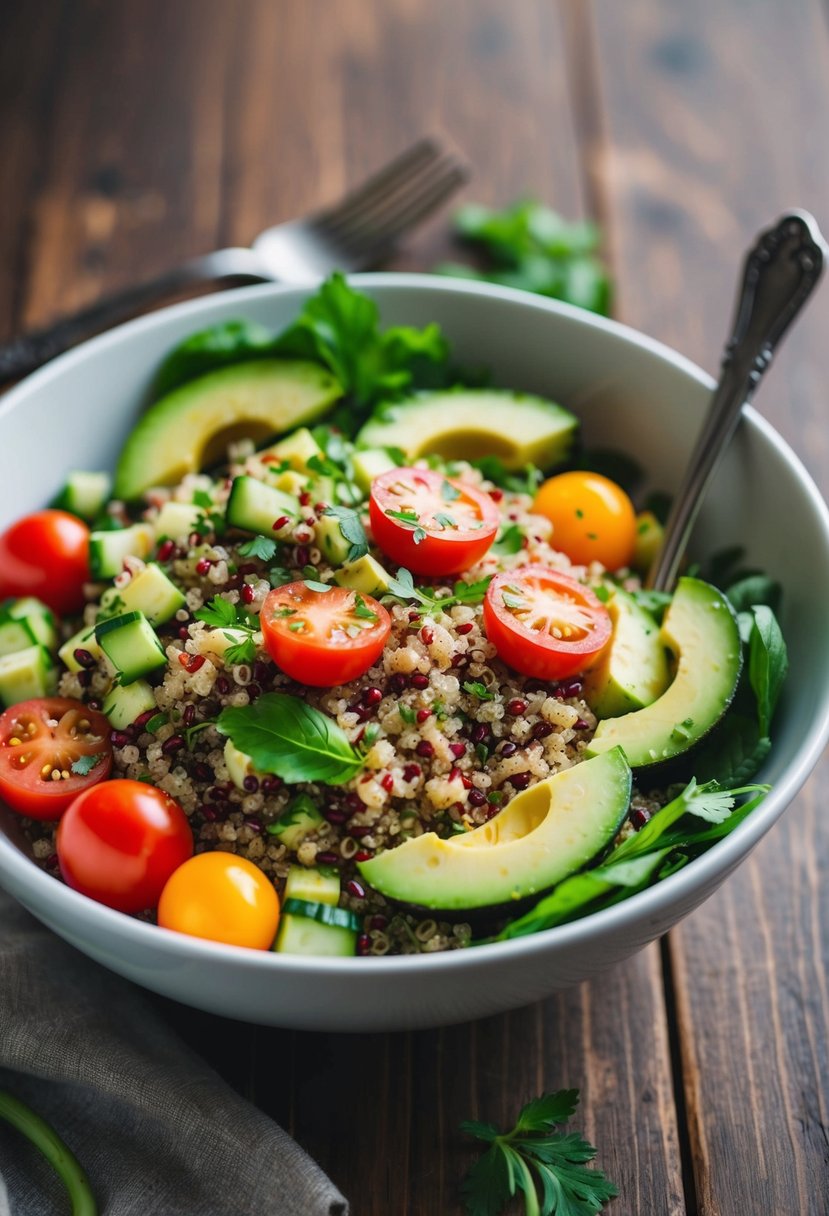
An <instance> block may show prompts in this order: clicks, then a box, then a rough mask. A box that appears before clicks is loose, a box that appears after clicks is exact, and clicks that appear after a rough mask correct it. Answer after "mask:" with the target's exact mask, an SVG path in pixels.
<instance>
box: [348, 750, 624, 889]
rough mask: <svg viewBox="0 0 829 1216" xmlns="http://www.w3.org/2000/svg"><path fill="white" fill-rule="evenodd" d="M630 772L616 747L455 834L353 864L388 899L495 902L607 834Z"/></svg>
mask: <svg viewBox="0 0 829 1216" xmlns="http://www.w3.org/2000/svg"><path fill="white" fill-rule="evenodd" d="M630 788H631V774H630V769H629V767H628V765H627V763H626V761H625V758H624V756H623V755H622V753H621V751H620V750H619V749H618V748H616V749H614V750H611V751H608V752H605V753H604V754H603V755H601V756H597V757H596V758H595V759H593V760H586V761H583V762H581V763H579V764H576V765H574V766H573V767H572V768H569V769H565V770H564V771H563V772H560V773H556V774H555V776H553V777H548V778H547V780H546V781H540V782H539V783H538V785H534V786H531V787H530V788H529V789H528V790H524V791H523V792H522V793H520V794H516V796H515V797H514V798H513V799H512V801H511V802H510V803H509V804H508V805H507V806H506V807H505V808H504V810H503V811H501V813H500V814H499V815H497V816H496V817H495V818H494V819H492V820H490V822H489V823H486V824H484V825H483V826H482V827H479V828H476V829H475V830H474V831H472V832H467V833H466V834H465V835H463V836H453V837H452V838H451V839H449V840H442V839H441V838H440V837H439V836H437V835H436V834H435V833H434V832H427V833H426V834H425V835H423V836H417V837H415V838H414V839H412V840H407V841H406V842H405V843H404V844H401V845H399V846H398V847H397V848H395V849H389V850H387V852H385V853H381V854H380V855H379V856H378V857H374V858H372V859H371V860H370V861H364V862H361V863H360V864H359V867H358V868H359V870H360V873H361V874H362V876H363V878H365V879H366V881H367V882H369V883H370V884H371V885H372V887H374V888H375V890H377V891H380V892H381V894H383V895H386V896H387V897H388V898H389V899H393V900H397V901H399V902H401V903H409V904H416V905H418V906H420V907H423V908H431V909H435V910H439V909H445V910H446V911H456V910H459V909H470V910H471V909H475V908H488V907H496V906H498V905H500V904H506V903H510V902H512V901H515V900H519V899H524V898H525V897H527V896H530V895H536V894H538V893H539V892H541V891H546V890H547V889H548V888H549V887H552V886H554V885H555V884H556V883H557V882H560V881H561V880H562V879H563V878H566V877H567V876H568V875H569V874H572V873H573V872H574V871H576V870H580V869H581V868H582V867H583V866H585V865H586V864H587V863H588V862H589V861H590V860H591V859H592V858H593V857H595V856H596V855H597V854H598V853H600V852H601V851H602V850H603V849H604V848H605V847H606V846H607V845H608V844H610V842H611V841H612V840H613V838H614V837H615V835H616V833H617V832H618V830H619V828H620V826H621V824H622V821H623V820H624V817H625V814H626V813H627V809H628V805H629V802H630Z"/></svg>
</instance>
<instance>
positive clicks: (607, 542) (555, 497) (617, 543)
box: [533, 470, 636, 570]
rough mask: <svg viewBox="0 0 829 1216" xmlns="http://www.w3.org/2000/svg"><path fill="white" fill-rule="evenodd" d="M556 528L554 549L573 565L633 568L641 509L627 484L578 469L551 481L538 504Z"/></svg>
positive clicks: (553, 538)
mask: <svg viewBox="0 0 829 1216" xmlns="http://www.w3.org/2000/svg"><path fill="white" fill-rule="evenodd" d="M533 510H534V511H535V512H536V513H537V514H538V515H545V516H546V517H547V519H549V520H550V522H551V523H552V525H553V537H552V541H551V543H552V545H553V548H554V549H558V550H559V552H560V553H566V554H567V556H568V557H569V558H570V561H571V562H575V563H576V564H577V565H579V566H586V565H588V564H589V563H590V562H601V563H602V565H603V566H604V567H605V569H607V570H618V569H619V568H620V567H621V566H629V565H630V563H631V561H632V560H633V551H634V549H635V548H636V511H635V509H634V506H633V503H632V502H631V501H630V499H629V498H628V496H627V494H626V493H625V492H624V490H623V489H622V487H621V486H617V485H616V482H615V481H611V480H610V478H609V477H602V475H601V474H600V473H586V472H581V471H580V470H573V471H572V472H570V473H559V474H558V476H556V477H551V478H550V479H549V480H548V481H545V482H544V484H543V485H542V486H541V488H540V489H539V491H538V494H537V495H536V498H535V503H534V504H533Z"/></svg>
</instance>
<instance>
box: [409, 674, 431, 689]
mask: <svg viewBox="0 0 829 1216" xmlns="http://www.w3.org/2000/svg"><path fill="white" fill-rule="evenodd" d="M411 682H412V688H419V689H421V690H422V689H424V688H428V687H429V677H428V676H424V675H423V674H422V672H419V671H416V672H415V673H414V675H413V676H412V678H411Z"/></svg>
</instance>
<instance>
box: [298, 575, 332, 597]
mask: <svg viewBox="0 0 829 1216" xmlns="http://www.w3.org/2000/svg"><path fill="white" fill-rule="evenodd" d="M303 581H304V583H305V586H306V587H307V588H308V590H309V591H317V592H319V594H320V595H322V594H323V593H324V592H326V591H330V590H331V588H330V586H329V585H328V583H321V582H319V581H318V580H317V579H315V578H306V579H304V580H303Z"/></svg>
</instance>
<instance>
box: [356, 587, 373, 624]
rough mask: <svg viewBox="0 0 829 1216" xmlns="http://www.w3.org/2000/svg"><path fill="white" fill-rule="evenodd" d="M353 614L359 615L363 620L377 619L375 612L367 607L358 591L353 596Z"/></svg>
mask: <svg viewBox="0 0 829 1216" xmlns="http://www.w3.org/2000/svg"><path fill="white" fill-rule="evenodd" d="M354 615H355V616H358V617H360V618H361V619H362V620H364V621H376V620H377V613H376V612H374V610H373V609H371V608H369V606H368V604H367V603H366V601H365V600H364V599H363V597H362V596H361V595H360V593H359V591H358V592H357V593H356V595H355V596H354Z"/></svg>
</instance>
